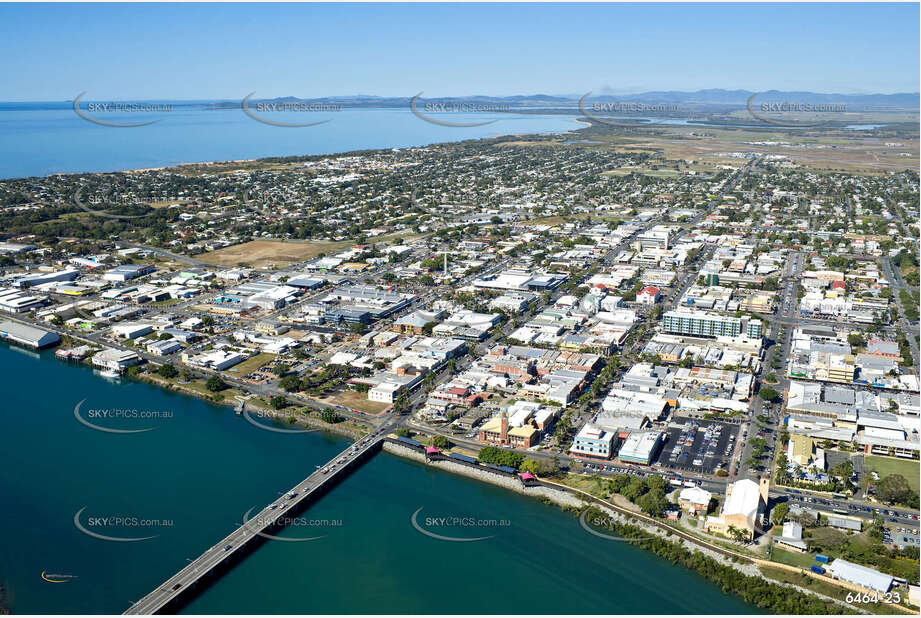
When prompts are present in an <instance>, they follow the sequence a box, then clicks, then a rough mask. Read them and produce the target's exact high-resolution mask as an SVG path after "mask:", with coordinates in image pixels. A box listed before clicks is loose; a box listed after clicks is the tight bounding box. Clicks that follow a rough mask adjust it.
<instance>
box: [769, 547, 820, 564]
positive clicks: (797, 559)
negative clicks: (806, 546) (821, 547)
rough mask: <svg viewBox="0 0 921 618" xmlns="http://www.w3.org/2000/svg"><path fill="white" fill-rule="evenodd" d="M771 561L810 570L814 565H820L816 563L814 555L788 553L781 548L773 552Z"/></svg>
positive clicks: (775, 548)
mask: <svg viewBox="0 0 921 618" xmlns="http://www.w3.org/2000/svg"><path fill="white" fill-rule="evenodd" d="M771 560H773V561H774V562H780V563H783V564H789V565H790V566H795V567H801V568H804V569H808V568H809V567H811V566H812V565H813V564H818V563H817V562H816V561H815V555H814V554H801V553H799V552H796V551H787V550H786V549H780V548H779V547H776V546H775V547H774V550H773V551H772V552H771Z"/></svg>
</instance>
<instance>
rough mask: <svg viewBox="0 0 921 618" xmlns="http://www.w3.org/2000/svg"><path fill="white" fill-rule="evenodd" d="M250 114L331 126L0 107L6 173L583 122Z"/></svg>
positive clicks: (494, 116)
mask: <svg viewBox="0 0 921 618" xmlns="http://www.w3.org/2000/svg"><path fill="white" fill-rule="evenodd" d="M251 110H252V111H253V113H256V114H257V115H259V116H261V117H263V118H266V119H268V120H271V121H281V122H295V123H297V122H300V123H305V122H317V121H323V120H328V121H329V122H326V123H324V124H320V125H317V126H312V127H294V128H292V127H277V126H271V125H267V124H263V123H261V122H257V121H256V120H254V119H252V118H250V117H249V116H247V115H246V114H245V113H244V112H243V110H242V109H240V108H239V107H237V108H235V109H222V110H211V109H204V108H203V107H200V106H178V105H177V106H174V107H173V109H172V111H169V112H160V113H147V112H143V113H141V112H138V113H129V112H115V113H111V112H110V113H103V112H95V113H90V112H88V113H89V114H90V115H91V116H92V117H94V118H97V119H101V120H103V121H106V122H115V123H137V122H147V121H151V120H158V122H156V123H155V124H150V125H146V126H140V127H131V128H129V127H109V126H101V125H98V124H94V123H92V122H90V121H88V120H85V119H83V118H81V117H79V116H77V114H75V113H74V111H73V108H72V107H68V106H67V104H12V103H0V178H18V177H24V176H46V175H48V174H55V173H69V172H99V171H115V170H126V169H139V168H148V167H163V166H168V165H175V164H177V163H192V162H200V161H226V160H234V159H255V158H260V157H273V156H292V155H311V154H326V153H336V152H346V151H350V150H360V149H374V148H391V147H408V146H424V145H427V144H433V143H438V142H451V141H461V140H465V139H475V138H483V137H491V136H494V135H500V134H517V133H543V132H562V131H569V130H574V129H578V128H580V127H582V126H584V125H582V124H579V123H577V122H575V120H574V116H555V115H544V116H538V115H518V114H498V113H471V112H468V113H444V114H432V116H433V117H434V118H435V119H436V120H444V121H448V122H454V123H477V122H486V121H491V120H494V121H495V122H493V123H492V124H488V125H485V126H478V127H445V126H441V125H437V124H432V123H429V122H426V121H424V120H422V119H420V118H418V117H417V116H415V115H414V114H413V113H412V112H411V111H410V110H409V109H408V108H406V109H403V108H387V109H371V108H359V109H343V110H342V111H338V112H335V111H331V112H321V111H318V112H274V113H273V112H267V111H266V112H262V113H257V109H256V107H255V104H254V105H253V106H251ZM420 111H422V110H420Z"/></svg>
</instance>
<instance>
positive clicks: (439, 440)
mask: <svg viewBox="0 0 921 618" xmlns="http://www.w3.org/2000/svg"><path fill="white" fill-rule="evenodd" d="M432 446H434V447H435V448H448V447H449V446H451V441H450V440H448V439H447V438H446V437H444V436H439V435H435V436H432Z"/></svg>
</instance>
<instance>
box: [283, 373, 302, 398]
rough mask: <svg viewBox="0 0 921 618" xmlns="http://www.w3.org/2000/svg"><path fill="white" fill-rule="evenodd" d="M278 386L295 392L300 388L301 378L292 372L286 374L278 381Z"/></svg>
mask: <svg viewBox="0 0 921 618" xmlns="http://www.w3.org/2000/svg"><path fill="white" fill-rule="evenodd" d="M278 386H279V387H280V388H282V389H284V390H286V391H288V392H289V393H296V392H297V391H299V390H301V380H300V379H299V378H298V377H297V376H296V375H294V374H291V375H286V376H285V377H283V378H282V379H281V380H279V381H278Z"/></svg>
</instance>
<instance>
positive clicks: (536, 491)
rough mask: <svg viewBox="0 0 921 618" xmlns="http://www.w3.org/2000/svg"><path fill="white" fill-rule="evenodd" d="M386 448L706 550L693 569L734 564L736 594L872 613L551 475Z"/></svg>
mask: <svg viewBox="0 0 921 618" xmlns="http://www.w3.org/2000/svg"><path fill="white" fill-rule="evenodd" d="M384 450H385V451H386V452H388V453H391V454H393V455H397V456H399V457H405V458H407V459H411V460H413V461H416V462H419V463H423V464H425V465H427V466H432V467H435V468H439V469H442V470H445V471H447V472H450V473H453V474H458V475H461V476H466V477H468V478H473V479H476V480H479V481H482V482H485V483H489V484H492V485H496V486H499V487H502V488H503V489H506V490H510V491H514V492H515V493H518V494H522V495H525V496H529V497H531V498H537V499H539V500H542V501H546V502H550V503H553V504H556V505H557V506H559V507H561V508H562V509H563V510H564V511H566V512H569V513H571V514H573V515H575V516H577V517H579V518H580V523H581V524H582V526H583V528H585V529H586V531H587V532H588V533H592V534H595V535H597V536H601V537H606V538H607V539H608V540H609V541H611V542H635V543H637V544H639V545H640V546H641V547H642V546H643V545H644V544H645V543H647V542H648V541H650V540H652V539H656V540H657V541H658V542H659V543H665V544H667V545H666V546H663V547H664V548H665V549H666V550H667V549H669V547H670V548H672V549H674V548H681V549H682V550H683V552H685V554H684V556H683V560H679V561H678V562H679V563H681V564H682V566H686V567H687V568H692V567H691V566H689V565H697V562H699V559H695V558H693V556H694V555H695V554H696V555H699V556H702V557H703V558H705V559H706V560H707V561H710V562H703V563H702V564H701V565H699V566H700V568H696V569H694V570H696V571H697V572H699V573H700V574H701V575H704V576H705V577H707V578H708V579H711V580H713V581H720V579H722V580H725V579H727V577H726V575H725V572H724V573H723V577H722V578H720V579H717V578H716V577H715V576H714V573H713V572H712V571H711V569H712V566H713V563H715V564H717V565H719V566H720V567H721V568H722V569H723V570H725V569H730V570H732V571H733V572H735V573H737V574H738V576H740V577H742V578H743V579H741V580H737V587H736V588H734V589H733V588H731V591H732V592H733V593H734V594H737V595H739V596H742V597H743V598H745V599H746V601H749V602H751V597H752V595H755V594H757V595H760V596H762V597H764V598H765V599H770V594H769V593H770V591H771V590H773V589H774V588H779V589H792V590H794V591H795V593H796V594H799V595H802V597H803V598H802V599H800V601H801V602H803V603H804V604H803V607H806V606H807V601H806V600H807V599H814V601H809V602H808V606H809V607H811V608H812V611H813V612H815V613H819V610H820V609H821V607H823V606H824V608H825V611H821V613H861V614H867V613H870V612H868V611H865V610H863V609H862V608H855V607H853V606H852V605H849V604H847V603H846V602H845V601H844V600H843V599H836V598H833V597H830V596H827V595H823V594H820V593H816V592H814V591H810V590H808V589H805V588H803V587H801V586H796V585H794V584H789V583H781V582H778V581H776V580H773V579H770V578H768V577H766V576H765V575H764V573H762V571H761V570H760V569H759V563H761V564H771V565H774V563H770V562H768V561H761V560H753V559H749V558H746V557H744V556H735V555H730V553H729V552H728V551H726V550H722V549H721V548H717V547H715V546H708V545H706V544H704V543H702V542H700V541H698V540H696V539H694V538H693V537H690V536H686V535H680V533H679V534H675V532H677V531H673V530H672V529H670V528H668V527H663V526H662V525H660V524H658V522H655V521H654V520H651V519H650V518H648V517H646V516H644V515H643V514H641V513H635V512H631V511H629V510H627V509H625V508H623V507H619V506H616V505H613V504H611V503H608V502H606V501H604V500H601V499H599V498H596V497H594V496H590V495H587V494H585V493H584V492H581V491H580V490H577V489H574V488H569V487H565V486H561V485H556V484H553V483H550V484H549V485H548V482H547V481H540V484H538V485H532V486H525V485H524V483H523V482H521V481H520V480H519V479H517V478H513V477H511V476H507V475H501V474H498V473H495V472H492V471H490V470H488V469H484V468H479V469H478V468H475V467H472V466H469V465H464V464H462V463H456V462H452V461H447V460H443V459H436V460H433V459H430V458H429V457H427V456H426V455H424V454H423V453H421V452H419V451H417V450H414V449H413V448H411V447H409V446H405V445H402V444H397V443H393V442H385V443H384ZM551 485H555V486H551ZM592 510H597V512H599V513H601V514H602V515H601V517H600V518H599V517H597V516H596V517H594V518H592V520H593V521H594V523H595V524H596V525H600V527H602V528H606V529H608V530H612V531H615V532H617V533H619V534H617V535H615V536H609V535H606V534H603V533H600V532H592V531H591V529H589V527H588V526H589V524H588V523H587V522H586V514H587V513H589V512H591V511H592ZM628 531H640V534H641V537H640V538H633V539H626V538H624V536H626V535H622V534H621V533H625V532H628ZM634 536H635V535H634ZM643 536H645V538H643ZM653 551H654V553H657V554H659V555H663V554H667V553H669V552H667V551H663V552H660V551H656V550H653ZM675 561H676V560H673V562H675ZM777 566H783V565H777ZM728 579H729V580H733V579H736V578H733V577H728ZM756 580H757V581H760V582H763V584H761V585H760V586H757V585H755V584H754V582H755V581H756ZM764 586H767V587H768V589H767V590H764V591H757V590H756V592H752V588H753V587H754V588H758V587H762V588H763V587H764ZM816 601H820V602H821V604H822V605H821V606H820V605H816ZM771 603H772V601H770V600H762V601H761V602H760V603H756V604H758V605H759V607H762V608H767V609H772V610H776V609H778V608H776V607H772V606H771ZM829 604H831V605H829ZM781 613H783V612H781Z"/></svg>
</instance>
